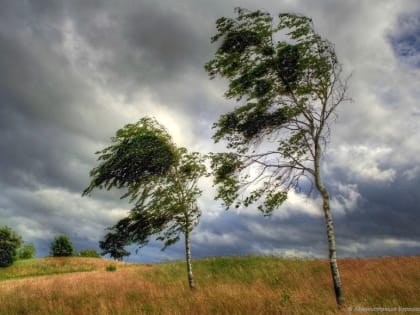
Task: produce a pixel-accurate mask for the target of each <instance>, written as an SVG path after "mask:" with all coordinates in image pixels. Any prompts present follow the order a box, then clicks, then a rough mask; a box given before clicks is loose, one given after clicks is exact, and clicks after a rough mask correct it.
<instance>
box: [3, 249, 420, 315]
mask: <svg viewBox="0 0 420 315" xmlns="http://www.w3.org/2000/svg"><path fill="white" fill-rule="evenodd" d="M92 263H93V264H96V267H95V268H96V269H95V270H96V271H92V272H84V273H78V272H74V271H73V273H70V274H56V275H50V276H43V277H29V278H23V279H18V280H5V281H0V305H1V307H0V314H10V315H12V314H43V315H44V314H171V315H172V314H173V315H176V314H337V313H339V312H338V311H337V310H336V306H335V301H334V296H333V292H332V288H331V276H330V273H329V268H328V263H327V262H326V261H321V260H289V259H280V258H272V257H238V258H211V259H202V260H198V261H195V262H194V266H193V267H194V268H195V276H196V278H197V289H196V290H194V291H190V290H189V288H188V286H187V282H186V272H185V270H184V264H183V263H182V262H175V263H166V264H160V265H153V266H146V265H129V264H120V265H119V266H118V267H117V271H116V272H106V271H105V266H106V265H107V264H109V261H104V260H95V261H94V262H91V261H90V260H89V261H88V262H85V260H84V259H81V258H78V259H73V260H71V264H74V268H75V269H77V265H78V264H79V265H83V264H85V265H86V264H88V265H89V264H92ZM340 268H341V273H342V280H343V285H344V289H345V293H346V298H347V304H348V305H349V306H361V307H398V306H401V307H420V303H419V302H418V297H419V296H420V257H395V258H380V259H368V260H367V259H366V260H365V259H348V260H343V261H341V262H340ZM342 313H345V312H342ZM387 314H391V313H389V312H388V313H387Z"/></svg>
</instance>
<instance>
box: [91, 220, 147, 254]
mask: <svg viewBox="0 0 420 315" xmlns="http://www.w3.org/2000/svg"><path fill="white" fill-rule="evenodd" d="M126 221H127V220H121V221H120V222H119V223H118V224H116V225H115V226H113V227H111V228H109V230H110V232H108V233H107V234H106V235H105V237H104V239H103V240H101V241H99V247H100V248H101V250H102V252H101V255H110V256H111V257H112V258H114V259H116V260H123V258H124V257H125V256H129V255H130V252H129V251H127V250H125V249H124V246H125V245H126V244H127V236H126V233H125V231H124V229H125V225H124V226H123V223H121V222H126ZM139 231H142V229H139Z"/></svg>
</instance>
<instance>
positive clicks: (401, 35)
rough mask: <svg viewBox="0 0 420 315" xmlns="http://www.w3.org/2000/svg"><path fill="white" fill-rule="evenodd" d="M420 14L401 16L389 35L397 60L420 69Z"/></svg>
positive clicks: (412, 13)
mask: <svg viewBox="0 0 420 315" xmlns="http://www.w3.org/2000/svg"><path fill="white" fill-rule="evenodd" d="M419 29H420V12H419V11H417V12H411V13H406V14H402V15H400V16H399V17H398V20H397V26H396V28H395V29H394V30H393V31H392V32H391V33H390V34H389V40H390V42H391V45H392V48H393V49H394V52H395V54H396V55H397V57H398V58H400V59H401V60H403V61H404V62H407V63H409V64H411V65H413V66H416V67H420V31H419Z"/></svg>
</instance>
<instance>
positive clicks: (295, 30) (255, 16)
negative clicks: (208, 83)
mask: <svg viewBox="0 0 420 315" xmlns="http://www.w3.org/2000/svg"><path fill="white" fill-rule="evenodd" d="M235 13H236V17H235V18H226V17H222V18H219V19H218V20H217V22H216V25H217V34H216V35H215V36H214V37H212V42H215V43H217V44H218V49H217V51H216V53H215V56H214V58H213V59H211V60H210V61H209V62H208V63H207V64H206V66H205V68H206V70H207V72H208V73H209V75H210V77H211V78H214V77H216V76H220V77H223V78H226V79H227V80H228V89H227V90H226V93H225V96H226V97H227V98H228V99H235V100H236V101H237V102H238V106H237V107H236V108H235V109H233V110H232V111H230V112H228V113H226V114H224V115H222V116H221V117H220V118H219V120H218V121H217V122H216V123H215V124H214V128H215V130H216V131H215V134H214V136H213V138H214V140H215V141H216V142H218V141H221V140H223V141H225V142H226V144H227V148H228V149H229V150H230V152H228V153H220V154H214V155H213V159H212V167H213V169H214V174H215V183H216V185H217V187H218V194H217V198H219V199H222V200H223V202H224V204H225V205H226V206H227V207H230V206H232V205H235V206H236V207H239V206H242V205H244V206H249V205H251V204H254V203H256V204H257V205H258V209H259V210H261V211H262V212H263V213H264V214H266V215H269V214H271V213H272V212H273V211H274V210H275V209H276V208H278V207H279V206H280V205H281V204H282V203H283V202H284V201H285V200H286V199H287V193H288V192H289V191H290V190H291V189H295V190H299V188H300V187H301V184H302V182H303V181H305V180H306V181H307V182H310V183H312V185H313V187H314V188H315V189H316V190H317V191H318V193H319V194H320V196H321V197H322V209H323V213H324V216H325V224H326V232H327V237H328V249H329V261H330V268H331V273H332V279H333V285H334V291H335V295H336V300H337V303H338V305H340V306H342V305H343V304H344V296H343V291H342V285H341V281H340V274H339V269H338V264H337V255H336V243H335V234H334V227H333V217H332V215H331V211H330V196H329V192H328V190H327V188H326V187H325V185H324V183H323V181H322V176H321V175H322V174H321V171H322V169H321V160H322V157H323V154H324V150H325V147H326V145H327V143H328V139H329V136H330V122H331V121H333V120H334V118H335V111H336V108H337V106H338V105H339V104H340V103H342V102H343V101H345V100H346V89H347V80H343V78H342V66H341V65H340V63H339V62H338V59H337V56H336V53H335V49H334V46H333V44H332V43H330V42H329V41H328V40H326V39H324V38H322V37H321V36H320V35H318V34H317V33H316V31H315V29H314V26H313V23H312V20H311V19H310V18H308V17H305V16H301V15H296V14H289V13H282V14H279V16H278V19H277V20H275V19H274V18H273V17H272V16H271V15H270V14H269V13H267V12H262V11H254V12H252V11H248V10H246V9H242V8H236V9H235ZM245 192H246V193H245Z"/></svg>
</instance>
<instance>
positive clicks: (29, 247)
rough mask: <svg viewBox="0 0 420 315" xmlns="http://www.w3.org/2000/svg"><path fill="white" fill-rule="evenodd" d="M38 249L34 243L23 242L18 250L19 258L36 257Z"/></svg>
mask: <svg viewBox="0 0 420 315" xmlns="http://www.w3.org/2000/svg"><path fill="white" fill-rule="evenodd" d="M35 253H36V249H35V245H34V244H33V243H28V244H23V246H22V247H21V248H19V250H18V257H19V259H32V258H34V257H35Z"/></svg>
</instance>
